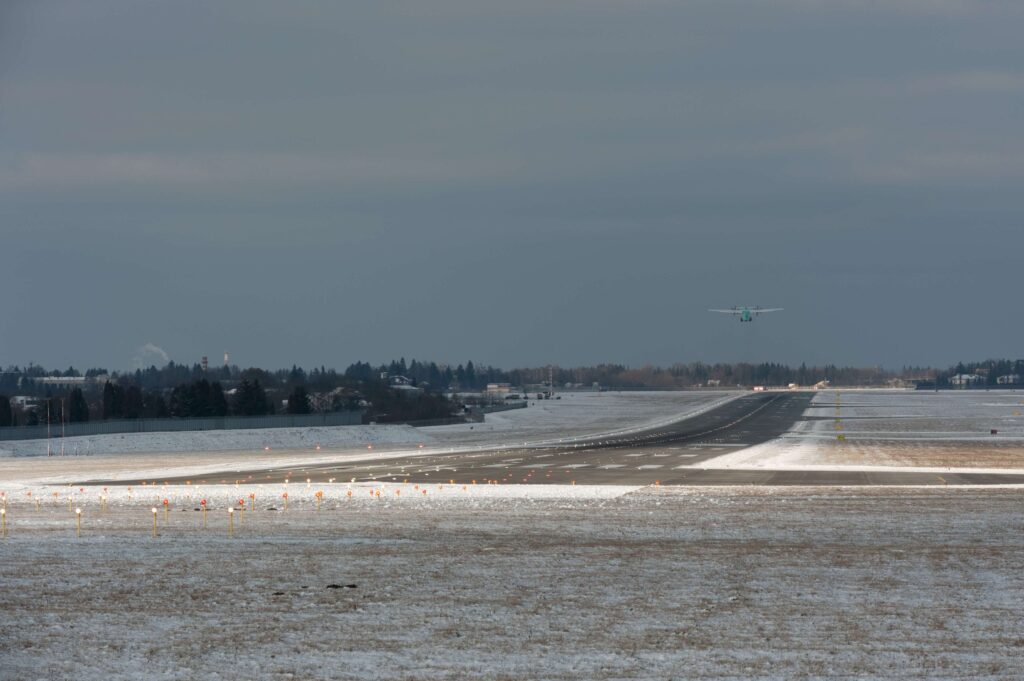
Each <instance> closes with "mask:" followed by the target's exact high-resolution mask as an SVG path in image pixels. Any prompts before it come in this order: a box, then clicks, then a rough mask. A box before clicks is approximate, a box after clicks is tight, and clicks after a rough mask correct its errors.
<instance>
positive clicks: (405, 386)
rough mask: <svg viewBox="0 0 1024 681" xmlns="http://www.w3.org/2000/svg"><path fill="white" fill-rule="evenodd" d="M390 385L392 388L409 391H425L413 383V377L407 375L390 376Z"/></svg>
mask: <svg viewBox="0 0 1024 681" xmlns="http://www.w3.org/2000/svg"><path fill="white" fill-rule="evenodd" d="M388 385H389V386H390V387H391V389H392V390H404V391H408V392H409V393H417V394H418V393H421V392H423V390H422V389H421V388H418V387H416V386H415V385H413V382H412V379H411V378H406V377H405V376H392V377H390V378H389V379H388Z"/></svg>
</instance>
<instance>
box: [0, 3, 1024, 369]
mask: <svg viewBox="0 0 1024 681" xmlns="http://www.w3.org/2000/svg"><path fill="white" fill-rule="evenodd" d="M1022 35H1024V3H1020V2H1019V1H1016V0H1014V1H1006V2H1000V1H999V0H994V1H985V2H982V1H978V2H968V1H957V0H887V1H886V2H867V1H864V2H853V1H844V0H830V1H828V2H815V1H813V0H773V1H772V2H734V1H730V0H707V1H704V2H682V1H679V0H676V1H668V0H666V1H658V0H649V1H646V0H632V1H625V0H622V1H617V0H595V1H592V2H590V1H584V0H574V1H566V2H557V1H552V0H516V1H515V2H508V1H505V2H486V1H482V0H450V1H441V2H432V1H429V0H413V1H408V2H358V3H356V2H327V1H326V0H325V1H322V2H313V1H296V0H290V1H289V2H279V1H276V0H234V1H216V0H194V1H188V0H174V1H170V0H168V1H165V2H156V1H149V2H145V1H140V0H89V1H88V2H80V1H70V0H69V1H63V2H62V1H58V0H4V1H3V2H2V3H0V301H2V302H0V364H8V363H18V364H24V363H27V362H29V361H34V362H36V363H42V364H45V365H48V366H61V367H66V366H67V365H69V364H74V365H75V366H77V367H79V368H83V367H86V366H96V365H99V366H107V367H110V368H124V367H130V366H131V364H132V361H133V357H134V355H135V353H136V348H138V347H140V346H142V345H144V344H145V343H154V344H156V345H158V346H160V347H162V348H164V349H165V350H166V351H167V353H168V354H169V355H170V356H171V357H172V358H174V359H176V360H178V361H184V362H193V361H198V359H199V357H200V356H202V355H209V356H211V359H216V358H219V357H220V355H221V353H223V352H224V351H225V350H229V351H230V352H231V353H232V358H233V360H235V361H237V362H238V363H239V364H241V365H243V366H248V365H264V366H279V365H290V364H292V363H299V364H304V365H314V364H315V365H319V364H326V365H329V366H330V365H335V366H344V365H347V364H348V363H349V362H352V361H355V360H369V361H373V362H379V361H384V360H388V359H391V358H392V357H395V358H397V357H398V356H403V355H404V356H405V357H406V358H407V359H408V358H412V357H417V358H420V359H435V360H438V361H447V362H462V361H465V360H466V359H473V360H474V361H477V362H485V363H491V364H495V365H499V366H505V367H512V366H521V365H540V364H547V363H552V362H553V363H559V364H562V365H574V364H584V363H593V362H600V361H616V362H624V363H628V364H634V365H635V364H641V363H646V362H653V363H661V364H668V363H672V362H676V361H695V360H702V361H718V360H721V361H736V360H749V361H763V360H769V361H784V362H800V361H807V362H808V363H812V362H825V361H830V362H836V363H843V364H858V365H869V364H883V365H886V366H890V367H898V366H899V365H901V364H904V363H922V364H924V363H933V364H938V365H945V364H948V363H952V362H955V361H957V360H959V359H973V358H976V359H980V358H984V357H988V356H1013V357H1018V356H1021V355H1022V354H1024V353H1022V351H1021V350H1022V342H1021V340H1022V337H1024V318H1022V316H1021V296H1022V294H1024V286H1022V277H1021V271H1022V268H1021V263H1022V259H1024V221H1022V217H1024V185H1022V180H1024V135H1022V132H1024V130H1022V128H1024V125H1022V123H1024V66H1022V65H1024V40H1022V39H1021V36H1022ZM736 304H751V305H754V304H760V305H765V306H780V307H785V308H786V310H785V312H782V313H779V314H777V315H770V316H766V317H763V318H761V319H760V320H758V321H757V322H756V323H754V324H739V323H737V322H734V321H732V320H731V319H729V318H727V317H724V316H717V315H712V314H710V313H708V312H706V309H707V308H709V307H728V306H732V305H736Z"/></svg>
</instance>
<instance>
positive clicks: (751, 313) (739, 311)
mask: <svg viewBox="0 0 1024 681" xmlns="http://www.w3.org/2000/svg"><path fill="white" fill-rule="evenodd" d="M708 312H721V313H723V314H731V315H735V316H737V317H739V318H740V321H741V322H752V321H754V317H756V316H757V315H759V314H761V313H763V312H782V308H781V307H761V306H760V305H755V306H754V307H740V306H737V307H732V308H729V309H728V310H708Z"/></svg>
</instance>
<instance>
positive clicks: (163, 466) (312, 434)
mask: <svg viewBox="0 0 1024 681" xmlns="http://www.w3.org/2000/svg"><path fill="white" fill-rule="evenodd" d="M740 395H742V393H739V392H724V391H723V392H700V393H696V392H690V393H688V392H675V393H661V392H643V393H629V392H624V393H619V392H608V393H565V394H564V396H563V398H562V399H560V400H544V401H538V402H535V403H533V404H532V406H530V407H528V408H526V409H517V410H513V411H508V412H501V413H497V414H488V415H487V417H486V420H485V422H484V423H482V424H480V423H474V424H461V425H457V426H439V427H431V428H412V427H409V426H385V425H378V426H339V427H335V428H280V429H268V430H233V431H202V432H175V433H131V434H124V435H94V436H88V437H79V438H68V439H67V441H66V442H65V445H64V451H65V453H67V454H68V456H63V457H61V456H49V457H48V456H46V451H47V450H46V441H45V440H43V441H40V440H32V441H25V442H16V441H15V442H0V454H3V453H4V450H6V453H7V454H8V456H0V485H2V484H4V483H5V482H6V481H9V482H18V481H21V482H32V483H39V482H41V481H46V482H67V481H73V480H82V479H87V478H92V479H95V478H103V479H130V478H140V477H155V478H164V477H174V476H180V475H193V474H195V475H198V474H202V473H209V472H212V471H223V470H236V469H242V468H254V467H261V466H262V467H286V466H296V465H307V464H317V463H327V462H344V461H354V460H359V459H363V460H365V459H367V458H372V457H373V456H374V455H377V454H381V455H385V454H386V455H389V456H395V455H399V454H401V455H410V454H417V453H423V454H428V453H431V452H436V451H439V450H443V451H453V450H455V449H459V448H479V447H503V446H507V445H509V444H522V443H524V442H529V443H531V444H533V443H544V442H557V441H571V440H572V439H574V438H578V437H584V436H591V435H596V434H607V433H623V432H629V431H631V430H640V429H643V428H649V427H653V426H657V425H659V424H662V423H666V422H670V421H674V420H678V419H680V418H685V417H686V416H691V415H694V414H696V413H698V412H701V411H705V410H707V409H710V408H713V407H714V406H717V405H719V404H722V403H723V402H725V401H728V400H731V399H736V398H737V397H739V396H740ZM421 445H422V447H421ZM51 446H52V443H51ZM55 451H58V452H59V443H58V444H57V445H56V448H55ZM75 453H77V454H78V456H75V455H74V454H75ZM86 454H88V456H85V455H86Z"/></svg>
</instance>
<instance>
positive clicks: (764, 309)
mask: <svg viewBox="0 0 1024 681" xmlns="http://www.w3.org/2000/svg"><path fill="white" fill-rule="evenodd" d="M783 309H785V308H781V307H755V308H754V309H752V310H751V312H753V313H754V314H761V313H762V312H782V310H783Z"/></svg>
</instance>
